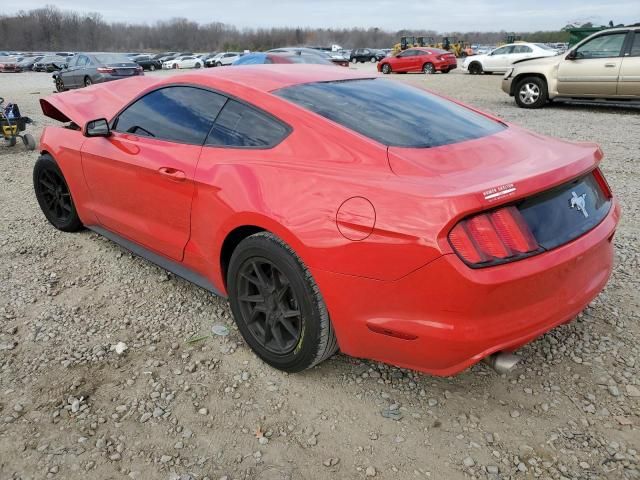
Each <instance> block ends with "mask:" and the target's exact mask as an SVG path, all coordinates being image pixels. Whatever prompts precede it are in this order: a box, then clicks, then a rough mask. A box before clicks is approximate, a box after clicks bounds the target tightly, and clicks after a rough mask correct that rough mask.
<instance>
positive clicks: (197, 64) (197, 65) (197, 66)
mask: <svg viewBox="0 0 640 480" xmlns="http://www.w3.org/2000/svg"><path fill="white" fill-rule="evenodd" d="M201 66H202V65H200V64H199V63H196V65H195V67H194V68H200V67H201Z"/></svg>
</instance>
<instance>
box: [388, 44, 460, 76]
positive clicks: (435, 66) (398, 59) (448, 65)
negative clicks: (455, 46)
mask: <svg viewBox="0 0 640 480" xmlns="http://www.w3.org/2000/svg"><path fill="white" fill-rule="evenodd" d="M454 68H458V61H457V60H456V56H455V55H454V54H453V53H451V52H448V51H446V50H440V49H438V48H427V47H415V48H410V49H408V50H404V51H403V52H400V53H399V54H398V55H395V56H393V57H385V58H383V59H382V60H380V62H378V71H379V72H382V73H392V72H396V73H406V72H424V73H427V74H430V73H436V72H442V73H449V72H450V71H451V70H453V69H454Z"/></svg>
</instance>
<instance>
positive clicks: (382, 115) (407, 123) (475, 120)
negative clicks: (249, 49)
mask: <svg viewBox="0 0 640 480" xmlns="http://www.w3.org/2000/svg"><path fill="white" fill-rule="evenodd" d="M275 94H276V95H278V96H280V97H282V98H284V99H287V100H289V101H291V102H293V103H295V104H297V105H299V106H301V107H303V108H305V109H307V110H310V111H312V112H314V113H317V114H319V115H321V116H323V117H325V118H327V119H328V120H331V121H333V122H336V123H338V124H340V125H342V126H344V127H346V128H348V129H350V130H353V131H355V132H358V133H360V134H362V135H364V136H366V137H369V138H371V139H373V140H375V141H377V142H379V143H382V144H384V145H388V146H394V147H411V148H429V147H437V146H441V145H448V144H452V143H459V142H462V141H465V140H472V139H475V138H480V137H484V136H487V135H491V134H494V133H497V132H500V131H502V130H504V129H505V128H506V126H505V125H504V124H502V123H500V122H497V121H495V120H492V119H490V118H487V117H485V116H484V115H481V114H479V113H476V112H474V111H472V110H470V109H468V108H465V107H463V106H461V105H458V104H456V103H453V102H451V101H449V100H445V99H443V98H440V97H438V96H436V95H433V94H431V93H429V92H426V91H424V90H421V89H419V88H415V87H410V86H407V85H403V84H401V83H399V82H396V81H393V80H385V79H363V80H361V79H358V80H347V81H335V82H321V83H307V84H302V85H295V86H292V87H286V88H283V89H280V90H278V91H276V92H275Z"/></svg>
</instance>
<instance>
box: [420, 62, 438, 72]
mask: <svg viewBox="0 0 640 480" xmlns="http://www.w3.org/2000/svg"><path fill="white" fill-rule="evenodd" d="M422 71H423V72H424V73H425V74H426V75H431V74H433V73H436V68H435V67H434V66H433V63H425V64H424V65H423V66H422Z"/></svg>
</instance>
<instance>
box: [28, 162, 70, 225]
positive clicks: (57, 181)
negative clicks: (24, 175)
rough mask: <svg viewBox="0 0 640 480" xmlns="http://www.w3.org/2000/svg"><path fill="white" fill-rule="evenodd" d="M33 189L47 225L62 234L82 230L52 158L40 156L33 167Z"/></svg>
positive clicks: (61, 175)
mask: <svg viewBox="0 0 640 480" xmlns="http://www.w3.org/2000/svg"><path fill="white" fill-rule="evenodd" d="M33 188H34V190H35V193H36V199H37V200H38V204H39V205H40V209H41V210H42V213H44V216H45V217H46V218H47V220H49V223H51V225H53V226H54V227H56V228H57V229H58V230H62V231H63V232H76V231H78V230H80V229H82V222H81V221H80V217H79V216H78V212H77V211H76V207H75V205H74V203H73V198H72V197H71V191H70V190H69V187H68V186H67V182H66V181H65V179H64V175H63V174H62V171H61V170H60V168H59V167H58V164H57V163H56V162H55V160H54V159H53V157H51V156H50V155H46V154H45V155H42V156H40V158H38V160H37V161H36V164H35V165H34V167H33Z"/></svg>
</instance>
